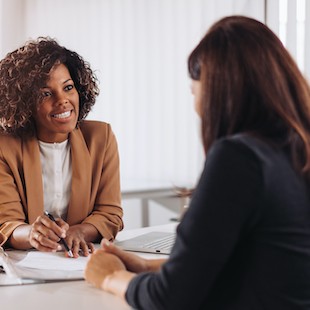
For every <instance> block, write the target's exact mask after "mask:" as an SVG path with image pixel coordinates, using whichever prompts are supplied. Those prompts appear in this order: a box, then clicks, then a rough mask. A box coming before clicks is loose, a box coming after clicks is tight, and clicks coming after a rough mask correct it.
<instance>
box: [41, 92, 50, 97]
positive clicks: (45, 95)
mask: <svg viewBox="0 0 310 310" xmlns="http://www.w3.org/2000/svg"><path fill="white" fill-rule="evenodd" d="M42 96H43V97H50V96H52V93H51V92H50V91H43V92H42Z"/></svg>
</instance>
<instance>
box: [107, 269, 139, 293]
mask: <svg viewBox="0 0 310 310" xmlns="http://www.w3.org/2000/svg"><path fill="white" fill-rule="evenodd" d="M135 276H136V274H135V273H132V272H129V271H127V270H118V271H114V272H113V273H111V274H109V275H107V276H106V277H105V278H104V280H103V281H102V283H101V288H102V289H103V290H104V291H106V292H109V293H112V294H115V295H117V296H119V297H122V298H125V294H126V291H127V287H128V285H129V282H130V281H131V280H132V278H134V277H135Z"/></svg>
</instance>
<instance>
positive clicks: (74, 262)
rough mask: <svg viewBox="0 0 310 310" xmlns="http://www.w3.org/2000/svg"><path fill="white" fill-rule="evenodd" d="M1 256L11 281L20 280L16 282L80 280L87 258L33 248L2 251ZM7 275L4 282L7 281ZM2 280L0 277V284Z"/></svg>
mask: <svg viewBox="0 0 310 310" xmlns="http://www.w3.org/2000/svg"><path fill="white" fill-rule="evenodd" d="M1 256H2V263H1V264H2V265H3V267H4V270H5V272H6V274H7V276H8V277H9V278H11V280H12V281H13V279H14V278H15V279H16V280H20V281H17V282H21V283H16V284H25V283H33V282H34V283H38V282H51V281H71V280H81V279H83V273H84V268H85V266H86V263H87V260H88V258H87V257H84V256H80V257H78V258H68V257H65V254H64V252H56V253H48V252H39V251H35V250H31V251H18V250H8V251H5V252H4V251H2V255H1ZM0 262H1V259H0ZM8 277H6V278H7V279H6V281H5V282H7V281H9V279H8ZM32 281H33V282H32ZM2 282H3V281H2ZM2 282H1V279H0V285H1V284H2ZM13 282H14V281H13ZM2 285H8V284H6V283H3V284H2Z"/></svg>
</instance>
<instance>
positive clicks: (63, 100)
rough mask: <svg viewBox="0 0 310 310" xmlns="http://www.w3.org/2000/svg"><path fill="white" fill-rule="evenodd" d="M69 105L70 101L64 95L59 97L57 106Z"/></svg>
mask: <svg viewBox="0 0 310 310" xmlns="http://www.w3.org/2000/svg"><path fill="white" fill-rule="evenodd" d="M68 103H69V100H68V98H67V97H66V96H65V95H64V94H62V95H59V96H58V98H57V105H67V104H68Z"/></svg>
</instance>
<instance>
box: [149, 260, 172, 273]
mask: <svg viewBox="0 0 310 310" xmlns="http://www.w3.org/2000/svg"><path fill="white" fill-rule="evenodd" d="M166 261H167V259H166V258H161V259H160V258H159V259H147V260H145V262H146V270H145V271H149V272H156V271H159V269H160V268H161V266H162V264H164V263H165V262H166Z"/></svg>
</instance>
